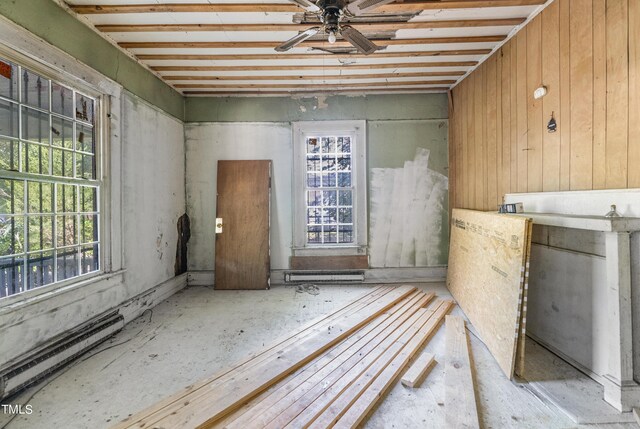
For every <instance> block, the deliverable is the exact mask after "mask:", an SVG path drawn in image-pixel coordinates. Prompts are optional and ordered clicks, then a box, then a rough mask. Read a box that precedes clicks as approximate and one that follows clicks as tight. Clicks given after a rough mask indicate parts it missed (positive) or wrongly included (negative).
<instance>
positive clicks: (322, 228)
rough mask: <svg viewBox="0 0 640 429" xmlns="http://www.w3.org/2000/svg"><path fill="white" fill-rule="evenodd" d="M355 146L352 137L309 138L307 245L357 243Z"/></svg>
mask: <svg viewBox="0 0 640 429" xmlns="http://www.w3.org/2000/svg"><path fill="white" fill-rule="evenodd" d="M351 147H352V141H351V137H350V136H338V135H334V136H318V137H307V138H306V158H305V162H306V178H305V193H306V210H307V211H306V223H307V225H306V229H307V244H312V245H323V244H328V245H339V244H351V243H354V242H355V237H354V233H353V232H354V228H353V225H354V223H353V219H354V216H353V198H351V197H350V196H351V195H352V193H353V192H354V188H353V185H352V152H351ZM347 194H348V196H349V197H347Z"/></svg>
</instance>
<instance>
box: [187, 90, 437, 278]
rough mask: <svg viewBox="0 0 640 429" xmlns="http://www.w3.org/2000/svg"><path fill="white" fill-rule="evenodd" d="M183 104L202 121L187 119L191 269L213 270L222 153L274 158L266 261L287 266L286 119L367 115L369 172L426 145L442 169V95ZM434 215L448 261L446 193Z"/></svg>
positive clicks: (289, 159)
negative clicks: (440, 222) (268, 258)
mask: <svg viewBox="0 0 640 429" xmlns="http://www.w3.org/2000/svg"><path fill="white" fill-rule="evenodd" d="M186 105H187V111H186V116H187V121H199V123H187V124H186V125H185V135H186V143H185V144H186V159H187V167H186V171H187V177H186V187H187V212H188V213H189V216H190V217H191V232H192V239H191V242H190V243H189V270H190V271H209V272H210V271H212V270H213V267H214V261H215V255H214V250H215V237H214V224H215V208H216V207H215V194H216V166H217V161H218V160H221V159H272V160H273V161H274V164H273V169H274V177H273V182H272V184H273V189H272V192H273V194H272V212H271V227H272V228H271V268H272V269H274V270H278V269H288V268H289V256H291V245H292V241H293V230H292V205H293V204H292V203H293V200H292V191H291V186H292V183H291V180H292V174H293V171H292V170H293V168H292V165H293V164H292V163H293V146H292V145H293V142H292V129H291V121H309V120H344V119H365V120H367V140H368V141H367V157H368V160H367V164H368V170H369V172H370V171H371V168H398V167H402V166H403V165H404V163H405V162H406V161H411V160H413V158H414V156H415V153H416V149H418V148H424V149H428V150H429V151H430V152H431V155H430V161H429V168H430V169H432V170H434V171H435V172H437V173H440V174H444V175H446V173H447V133H448V127H447V98H446V95H444V94H407V95H370V96H366V97H365V96H361V97H346V96H332V97H319V98H315V97H311V98H305V99H296V98H272V97H263V98H235V99H233V98H187V100H186ZM369 175H370V174H369ZM369 179H370V178H369ZM369 179H368V180H369ZM368 186H369V184H368ZM439 216H440V218H441V219H444V224H443V228H442V229H441V230H440V231H438V232H439V234H438V236H439V239H438V241H439V245H438V247H439V249H438V250H439V253H440V254H441V255H444V256H443V257H441V258H439V259H438V260H437V262H436V263H435V264H434V265H444V264H446V255H447V253H448V252H446V248H447V246H448V239H447V237H448V234H447V231H448V229H447V221H446V216H447V203H446V197H445V200H444V210H441V213H440V214H439Z"/></svg>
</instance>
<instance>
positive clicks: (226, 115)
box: [185, 88, 448, 122]
mask: <svg viewBox="0 0 640 429" xmlns="http://www.w3.org/2000/svg"><path fill="white" fill-rule="evenodd" d="M329 89H330V88H329ZM447 103H448V101H447V95H446V94H393V95H368V96H366V97H365V96H354V97H348V96H343V95H338V96H331V97H326V98H324V97H320V98H319V99H318V98H316V97H308V98H291V97H235V98H234V97H225V98H216V97H206V98H204V97H190V98H186V101H185V121H186V122H289V121H310V120H336V119H345V120H346V119H367V120H370V121H372V120H388V119H398V120H406V119H446V118H447V116H448V107H447V106H448V104H447Z"/></svg>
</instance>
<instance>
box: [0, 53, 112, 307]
mask: <svg viewBox="0 0 640 429" xmlns="http://www.w3.org/2000/svg"><path fill="white" fill-rule="evenodd" d="M96 110H97V102H96V99H94V98H92V97H90V96H88V95H85V94H83V93H82V92H78V91H76V90H75V89H74V88H71V87H70V86H66V85H63V84H61V83H59V82H56V81H55V80H51V79H48V78H47V77H45V76H44V75H43V74H39V73H37V72H35V71H32V70H30V69H28V68H25V67H22V66H21V65H19V64H16V63H14V62H12V61H9V60H5V59H3V58H0V298H1V297H5V296H9V295H14V294H17V293H20V292H24V291H27V290H30V289H34V288H37V287H40V286H44V285H47V284H52V283H56V282H60V281H63V280H66V279H70V278H74V277H78V276H82V275H86V274H89V273H92V272H96V271H98V270H99V269H100V262H99V261H100V234H99V231H100V228H99V222H100V210H99V196H100V181H99V172H98V166H99V163H98V162H97V161H98V158H97V157H98V156H99V152H100V151H99V148H100V144H99V135H100V134H99V133H97V132H96V130H97V126H98V124H97V119H96V118H97V111H96Z"/></svg>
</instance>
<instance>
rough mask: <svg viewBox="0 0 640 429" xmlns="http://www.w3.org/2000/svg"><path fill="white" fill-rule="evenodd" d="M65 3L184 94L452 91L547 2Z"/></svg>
mask: <svg viewBox="0 0 640 429" xmlns="http://www.w3.org/2000/svg"><path fill="white" fill-rule="evenodd" d="M56 1H59V0H56ZM68 1H69V3H74V4H68V6H69V8H70V9H71V10H72V11H75V12H76V13H77V14H78V15H77V17H78V18H79V19H80V20H82V21H86V22H88V23H90V24H91V25H92V26H93V28H94V29H95V31H96V32H98V33H99V34H101V35H102V36H103V37H105V38H106V39H108V40H109V41H110V42H112V43H114V44H117V45H118V46H119V47H120V48H121V49H123V50H127V51H128V53H129V54H130V55H132V56H134V57H136V58H137V59H138V60H140V61H141V62H142V63H143V64H144V65H145V66H146V67H148V68H149V69H150V70H151V71H152V72H154V73H156V74H157V76H158V77H159V78H161V79H163V80H164V81H165V82H167V83H168V84H169V85H171V86H172V87H174V88H175V89H177V90H178V91H180V92H182V93H184V94H186V95H197V94H198V93H201V94H207V93H214V94H225V93H226V94H230V95H240V94H242V95H244V94H252V93H253V94H269V93H272V94H290V95H293V94H296V93H300V92H301V91H302V92H304V93H306V94H311V93H318V92H320V93H335V92H336V91H345V92H352V93H380V92H393V91H397V92H401V91H402V92H412V91H414V92H417V91H444V90H447V89H448V88H447V87H449V86H450V85H452V84H455V82H457V80H458V79H456V80H453V79H455V78H458V77H460V78H462V77H463V76H464V74H465V73H467V72H468V71H469V70H470V69H472V68H473V67H474V66H477V64H478V63H479V62H480V61H482V60H483V59H484V57H485V56H486V55H488V54H490V53H491V52H492V50H493V49H494V48H495V47H496V46H498V45H499V44H500V43H501V42H503V41H504V40H505V39H506V38H507V37H509V36H510V35H511V34H513V32H514V30H516V29H518V28H519V27H520V26H522V25H523V24H525V23H526V22H527V19H528V18H530V17H531V16H532V15H533V14H535V13H536V12H537V11H539V10H540V6H542V5H543V4H545V2H546V0H396V1H395V2H393V3H389V4H382V5H380V6H379V7H376V8H375V9H371V12H370V13H364V14H360V15H357V16H353V15H352V14H351V13H349V12H346V13H343V14H341V15H339V16H338V17H337V18H336V16H334V15H335V14H334V15H331V14H330V13H329V12H327V10H322V8H320V11H321V12H320V13H319V12H313V13H311V12H308V11H307V10H305V9H303V8H301V7H300V6H298V5H297V4H296V0H289V1H284V0H85V1H83V0H68ZM276 1H277V2H278V3H274V2H276ZM311 1H314V2H315V1H316V0H311ZM347 1H351V2H352V1H360V0H347ZM302 3H304V2H302ZM383 3H384V2H383ZM332 17H333V18H332ZM329 18H332V19H333V21H331V22H329V21H328V19H329ZM336 19H337V22H334V21H336ZM328 23H329V24H331V25H332V26H333V27H328V26H327V25H329V24H328ZM336 25H338V27H336ZM310 27H312V28H311V29H310ZM309 30H312V32H314V33H317V34H314V35H312V36H311V37H306V38H300V34H307V33H309ZM336 30H337V31H336ZM356 34H357V35H359V36H361V37H360V39H358V40H356V39H354V37H355V35H356ZM329 35H331V39H333V38H334V36H336V37H337V40H336V42H335V43H329V42H328V39H329ZM292 41H293V42H292ZM300 41H301V43H298V42H300ZM350 42H351V43H350ZM365 42H366V43H365ZM290 43H293V45H290ZM288 44H289V45H288ZM374 45H375V46H374ZM289 46H294V47H293V49H291V50H290V51H288V52H283V51H284V50H286V49H287V48H288V47H289ZM376 46H377V47H378V48H379V49H378V50H375V47H376ZM276 48H278V51H276ZM365 52H366V53H368V55H364V53H365ZM356 63H357V64H356ZM349 70H351V72H350V71H349ZM358 73H362V74H358ZM234 75H237V76H234ZM281 75H284V76H281ZM430 79H438V80H430ZM324 81H326V83H323V82H324ZM292 84H295V85H292ZM434 88H435V89H434Z"/></svg>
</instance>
